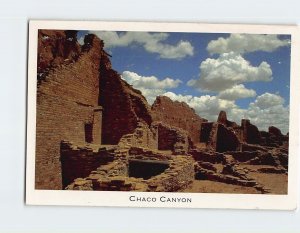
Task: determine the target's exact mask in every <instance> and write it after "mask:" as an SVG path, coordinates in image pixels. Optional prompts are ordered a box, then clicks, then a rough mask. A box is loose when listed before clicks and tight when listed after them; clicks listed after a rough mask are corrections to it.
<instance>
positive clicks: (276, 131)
mask: <svg viewBox="0 0 300 233" xmlns="http://www.w3.org/2000/svg"><path fill="white" fill-rule="evenodd" d="M269 133H270V134H273V135H275V136H277V137H280V136H283V135H282V133H281V131H280V129H278V128H276V127H275V126H270V127H269Z"/></svg>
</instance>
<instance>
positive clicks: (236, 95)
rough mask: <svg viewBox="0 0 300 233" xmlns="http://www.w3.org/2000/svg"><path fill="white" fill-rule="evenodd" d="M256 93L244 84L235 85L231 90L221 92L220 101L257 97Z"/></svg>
mask: <svg viewBox="0 0 300 233" xmlns="http://www.w3.org/2000/svg"><path fill="white" fill-rule="evenodd" d="M255 96H256V91H255V90H253V89H247V88H246V87H245V86H244V85H243V84H239V85H235V86H233V87H232V88H230V89H226V90H224V91H221V92H220V93H219V95H218V97H219V98H220V99H225V100H237V99H242V98H249V97H255Z"/></svg>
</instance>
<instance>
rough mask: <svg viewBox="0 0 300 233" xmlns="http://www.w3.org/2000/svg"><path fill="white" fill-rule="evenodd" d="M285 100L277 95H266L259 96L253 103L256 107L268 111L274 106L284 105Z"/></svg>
mask: <svg viewBox="0 0 300 233" xmlns="http://www.w3.org/2000/svg"><path fill="white" fill-rule="evenodd" d="M283 104H284V99H283V98H282V97H281V96H279V95H276V94H271V93H268V92H266V93H264V94H262V95H260V96H258V97H257V98H256V100H255V102H254V103H253V105H254V106H257V107H259V108H260V109H267V108H270V107H273V106H278V105H283Z"/></svg>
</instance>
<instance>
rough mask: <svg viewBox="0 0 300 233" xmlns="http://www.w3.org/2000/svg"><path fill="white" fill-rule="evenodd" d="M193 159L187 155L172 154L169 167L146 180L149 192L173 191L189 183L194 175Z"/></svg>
mask: <svg viewBox="0 0 300 233" xmlns="http://www.w3.org/2000/svg"><path fill="white" fill-rule="evenodd" d="M194 162H195V161H194V160H193V159H192V157H189V156H174V157H173V159H172V160H171V161H170V167H169V168H168V169H167V170H165V172H163V173H162V174H160V175H158V176H155V177H153V178H151V179H149V180H147V184H148V187H149V191H151V192H175V191H179V190H181V189H184V188H186V187H187V186H188V185H190V184H191V183H192V182H193V180H194V177H195V172H194Z"/></svg>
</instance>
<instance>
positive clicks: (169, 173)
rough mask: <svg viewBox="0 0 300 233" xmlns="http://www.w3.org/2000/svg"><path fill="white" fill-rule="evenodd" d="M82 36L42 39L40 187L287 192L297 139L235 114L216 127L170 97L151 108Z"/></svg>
mask: <svg viewBox="0 0 300 233" xmlns="http://www.w3.org/2000/svg"><path fill="white" fill-rule="evenodd" d="M76 33H77V32H76V31H54V30H40V31H39V34H38V35H39V44H38V76H37V79H38V84H37V119H36V120H37V129H36V170H35V186H36V188H37V189H68V190H101V191H151V192H221V193H222V192H230V193H276V194H285V193H286V192H287V172H288V140H289V139H288V134H287V135H283V134H282V133H281V131H280V130H279V129H278V128H276V127H274V126H270V128H269V130H268V132H266V131H259V129H258V128H257V127H256V126H255V125H253V124H251V122H250V121H249V120H248V119H241V125H239V124H237V123H236V122H232V121H230V120H228V119H227V114H226V112H225V111H221V112H220V114H219V116H218V120H217V122H207V120H205V119H203V118H201V117H200V116H198V115H197V114H196V113H195V111H194V110H193V109H192V108H190V107H189V106H188V105H187V104H185V103H180V102H178V101H172V100H171V99H169V98H168V97H162V96H159V97H157V99H156V101H155V102H154V104H153V105H152V106H150V105H149V104H148V102H147V100H146V99H145V97H144V96H143V95H142V93H141V92H140V91H139V90H136V89H134V88H133V87H132V86H130V85H129V84H128V83H126V82H125V81H124V80H122V79H121V76H120V75H119V74H118V72H117V71H115V70H113V69H112V65H111V62H110V58H109V57H110V55H109V54H108V53H106V52H105V51H104V49H103V47H104V44H103V41H102V40H101V39H99V38H98V37H97V36H95V35H92V34H89V35H87V36H86V37H85V39H84V45H79V43H78V42H77V38H76ZM174 113H176V114H174ZM274 180H276V182H274Z"/></svg>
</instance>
